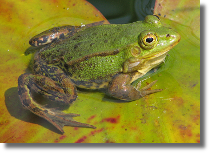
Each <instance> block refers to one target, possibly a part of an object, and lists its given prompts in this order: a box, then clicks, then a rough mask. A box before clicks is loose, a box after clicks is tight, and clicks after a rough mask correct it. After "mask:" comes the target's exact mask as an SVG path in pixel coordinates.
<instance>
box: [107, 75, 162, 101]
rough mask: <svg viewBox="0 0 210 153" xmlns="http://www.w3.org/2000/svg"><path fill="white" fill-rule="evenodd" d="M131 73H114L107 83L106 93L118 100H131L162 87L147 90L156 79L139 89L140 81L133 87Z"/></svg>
mask: <svg viewBox="0 0 210 153" xmlns="http://www.w3.org/2000/svg"><path fill="white" fill-rule="evenodd" d="M137 73H138V72H137ZM132 78H133V74H132V73H127V74H123V73H120V74H118V75H116V76H115V77H114V78H113V80H112V81H111V82H110V83H109V86H108V94H109V95H110V96H112V97H115V98H117V99H120V100H125V101H133V100H137V99H140V98H142V97H144V96H146V95H148V94H152V93H155V92H159V91H162V89H155V90H148V89H149V88H150V87H151V86H152V85H154V83H155V82H156V81H153V82H152V83H150V84H149V85H147V86H145V87H143V88H142V89H139V87H140V83H139V84H138V85H137V87H136V88H135V87H134V86H132V85H131V83H132Z"/></svg>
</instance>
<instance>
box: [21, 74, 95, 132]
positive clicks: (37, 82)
mask: <svg viewBox="0 0 210 153" xmlns="http://www.w3.org/2000/svg"><path fill="white" fill-rule="evenodd" d="M58 75H60V77H61V78H62V80H63V81H62V82H63V84H65V85H63V87H62V86H61V85H59V84H58V83H56V82H55V81H54V80H52V79H51V78H49V77H46V76H42V75H33V74H27V73H25V74H22V75H21V76H20V77H19V78H18V94H19V97H20V100H21V102H22V105H23V106H24V107H25V108H26V109H28V110H30V111H31V112H33V113H34V114H36V115H38V116H40V117H42V118H44V119H46V120H47V121H49V122H50V123H51V124H53V125H54V126H55V127H56V128H57V129H58V130H60V131H61V132H62V133H63V132H64V131H63V126H65V125H66V126H78V127H89V128H95V127H94V126H92V125H88V124H85V123H79V122H77V121H75V120H74V119H73V117H76V116H79V115H78V114H72V113H70V114H65V113H63V112H61V111H58V110H56V109H49V108H46V107H44V106H43V105H41V104H38V103H37V102H36V101H35V100H34V99H33V98H32V95H31V91H32V90H34V91H35V92H38V93H42V94H44V95H45V96H47V97H48V98H49V99H51V100H56V101H59V102H63V103H64V104H67V103H71V102H72V101H74V100H75V99H76V97H77V95H76V92H75V90H76V89H75V87H74V86H73V85H72V82H71V80H70V79H68V78H65V76H64V74H63V75H62V74H58ZM61 78H60V79H61ZM69 87H70V88H69Z"/></svg>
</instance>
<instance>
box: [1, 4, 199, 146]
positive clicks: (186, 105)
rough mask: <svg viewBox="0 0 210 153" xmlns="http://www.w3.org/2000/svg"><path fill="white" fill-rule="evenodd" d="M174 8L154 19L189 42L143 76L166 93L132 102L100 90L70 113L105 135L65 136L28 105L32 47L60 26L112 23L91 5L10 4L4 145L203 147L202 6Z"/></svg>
mask: <svg viewBox="0 0 210 153" xmlns="http://www.w3.org/2000/svg"><path fill="white" fill-rule="evenodd" d="M170 2H172V1H169V0H168V1H164V0H161V1H158V0H157V1H156V5H155V10H154V14H159V15H160V18H161V20H162V22H164V23H166V24H167V25H169V26H170V27H172V28H173V29H176V30H177V31H178V32H179V33H180V35H181V41H180V43H179V44H178V45H177V46H176V47H174V48H173V49H172V50H171V51H170V52H169V55H168V56H167V58H166V60H165V62H164V63H163V64H162V65H161V66H160V67H159V68H158V69H157V70H155V73H153V72H150V73H149V74H147V75H145V76H144V77H143V78H141V79H143V81H142V83H143V84H147V83H150V82H152V81H154V80H158V82H157V83H156V85H155V86H154V87H152V88H157V89H163V91H162V92H159V93H156V94H152V95H148V96H146V97H144V98H142V99H139V100H137V101H133V102H126V103H122V102H119V101H118V100H114V99H112V98H110V97H108V96H105V95H104V94H103V93H101V92H99V91H88V90H82V91H79V93H78V99H77V100H76V101H75V102H74V103H73V104H72V105H71V106H70V108H69V109H67V110H65V112H66V113H77V114H80V115H81V116H80V117H77V118H75V119H76V120H77V121H79V122H83V123H88V124H91V125H94V126H96V127H97V129H89V128H78V127H67V126H66V127H64V131H65V133H64V134H63V135H61V134H60V133H59V131H58V130H57V129H56V128H54V127H53V126H52V125H51V124H50V123H48V122H47V121H46V120H44V119H42V118H40V117H38V116H36V115H34V114H32V113H31V112H30V111H28V110H24V109H23V108H22V106H21V102H20V100H19V97H18V94H17V79H18V77H19V76H20V75H21V74H23V73H25V72H26V71H28V70H27V68H28V65H29V62H30V59H31V57H32V54H28V55H26V54H24V53H25V51H26V50H27V49H28V48H29V47H30V46H29V44H28V41H29V39H30V38H31V37H33V36H34V35H36V34H38V33H40V32H42V31H45V30H47V29H50V28H52V27H56V26H62V25H81V24H88V23H92V22H97V21H101V20H105V18H104V17H103V16H102V15H101V14H100V12H98V11H97V10H96V9H95V8H94V7H93V6H92V5H91V4H89V3H88V2H87V1H84V0H71V1H67V0H63V1H54V0H53V1H51V0H42V1H40V0H36V1H35V0H30V1H28V0H26V1H24V2H23V1H15V0H10V1H9V2H8V1H6V0H5V1H2V5H1V6H0V7H2V8H1V12H0V20H1V22H2V23H3V24H1V25H0V33H1V36H0V41H1V43H0V49H1V52H0V57H3V58H1V62H0V64H1V67H0V70H1V75H0V83H1V87H0V106H1V107H0V108H1V111H0V115H1V117H0V129H1V130H0V142H6V143H14V142H21V143H67V142H69V143H199V142H200V81H199V80H200V76H199V74H200V67H199V65H200V58H199V57H200V46H199V42H200V38H199V33H200V32H199V24H198V23H199V1H194V2H193V3H192V2H191V1H189V0H184V1H183V0H178V1H175V2H174V3H170ZM3 4H4V5H3ZM3 6H4V7H3ZM19 8H21V9H19ZM106 23H108V22H107V21H106ZM141 79H140V80H141Z"/></svg>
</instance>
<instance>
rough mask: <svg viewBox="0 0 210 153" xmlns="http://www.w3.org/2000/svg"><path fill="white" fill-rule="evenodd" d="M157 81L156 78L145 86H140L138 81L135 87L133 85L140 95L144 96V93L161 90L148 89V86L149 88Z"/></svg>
mask: <svg viewBox="0 0 210 153" xmlns="http://www.w3.org/2000/svg"><path fill="white" fill-rule="evenodd" d="M156 82H157V80H155V81H153V82H151V83H150V84H148V85H146V86H145V87H143V88H141V89H140V90H139V88H140V86H141V82H139V83H138V85H137V87H135V89H136V90H139V91H140V92H141V96H142V97H144V96H146V95H149V94H153V93H156V92H160V91H162V90H163V89H154V90H148V89H149V88H151V87H152V86H153V85H154V84H155V83H156Z"/></svg>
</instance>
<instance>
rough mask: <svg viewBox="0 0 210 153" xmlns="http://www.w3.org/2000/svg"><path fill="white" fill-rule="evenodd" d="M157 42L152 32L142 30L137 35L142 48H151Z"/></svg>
mask: <svg viewBox="0 0 210 153" xmlns="http://www.w3.org/2000/svg"><path fill="white" fill-rule="evenodd" d="M157 42H158V40H157V36H156V35H155V33H153V32H148V31H144V32H142V33H141V34H140V35H139V45H140V46H141V47H142V48H143V49H152V48H153V47H155V46H156V45H157Z"/></svg>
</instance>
